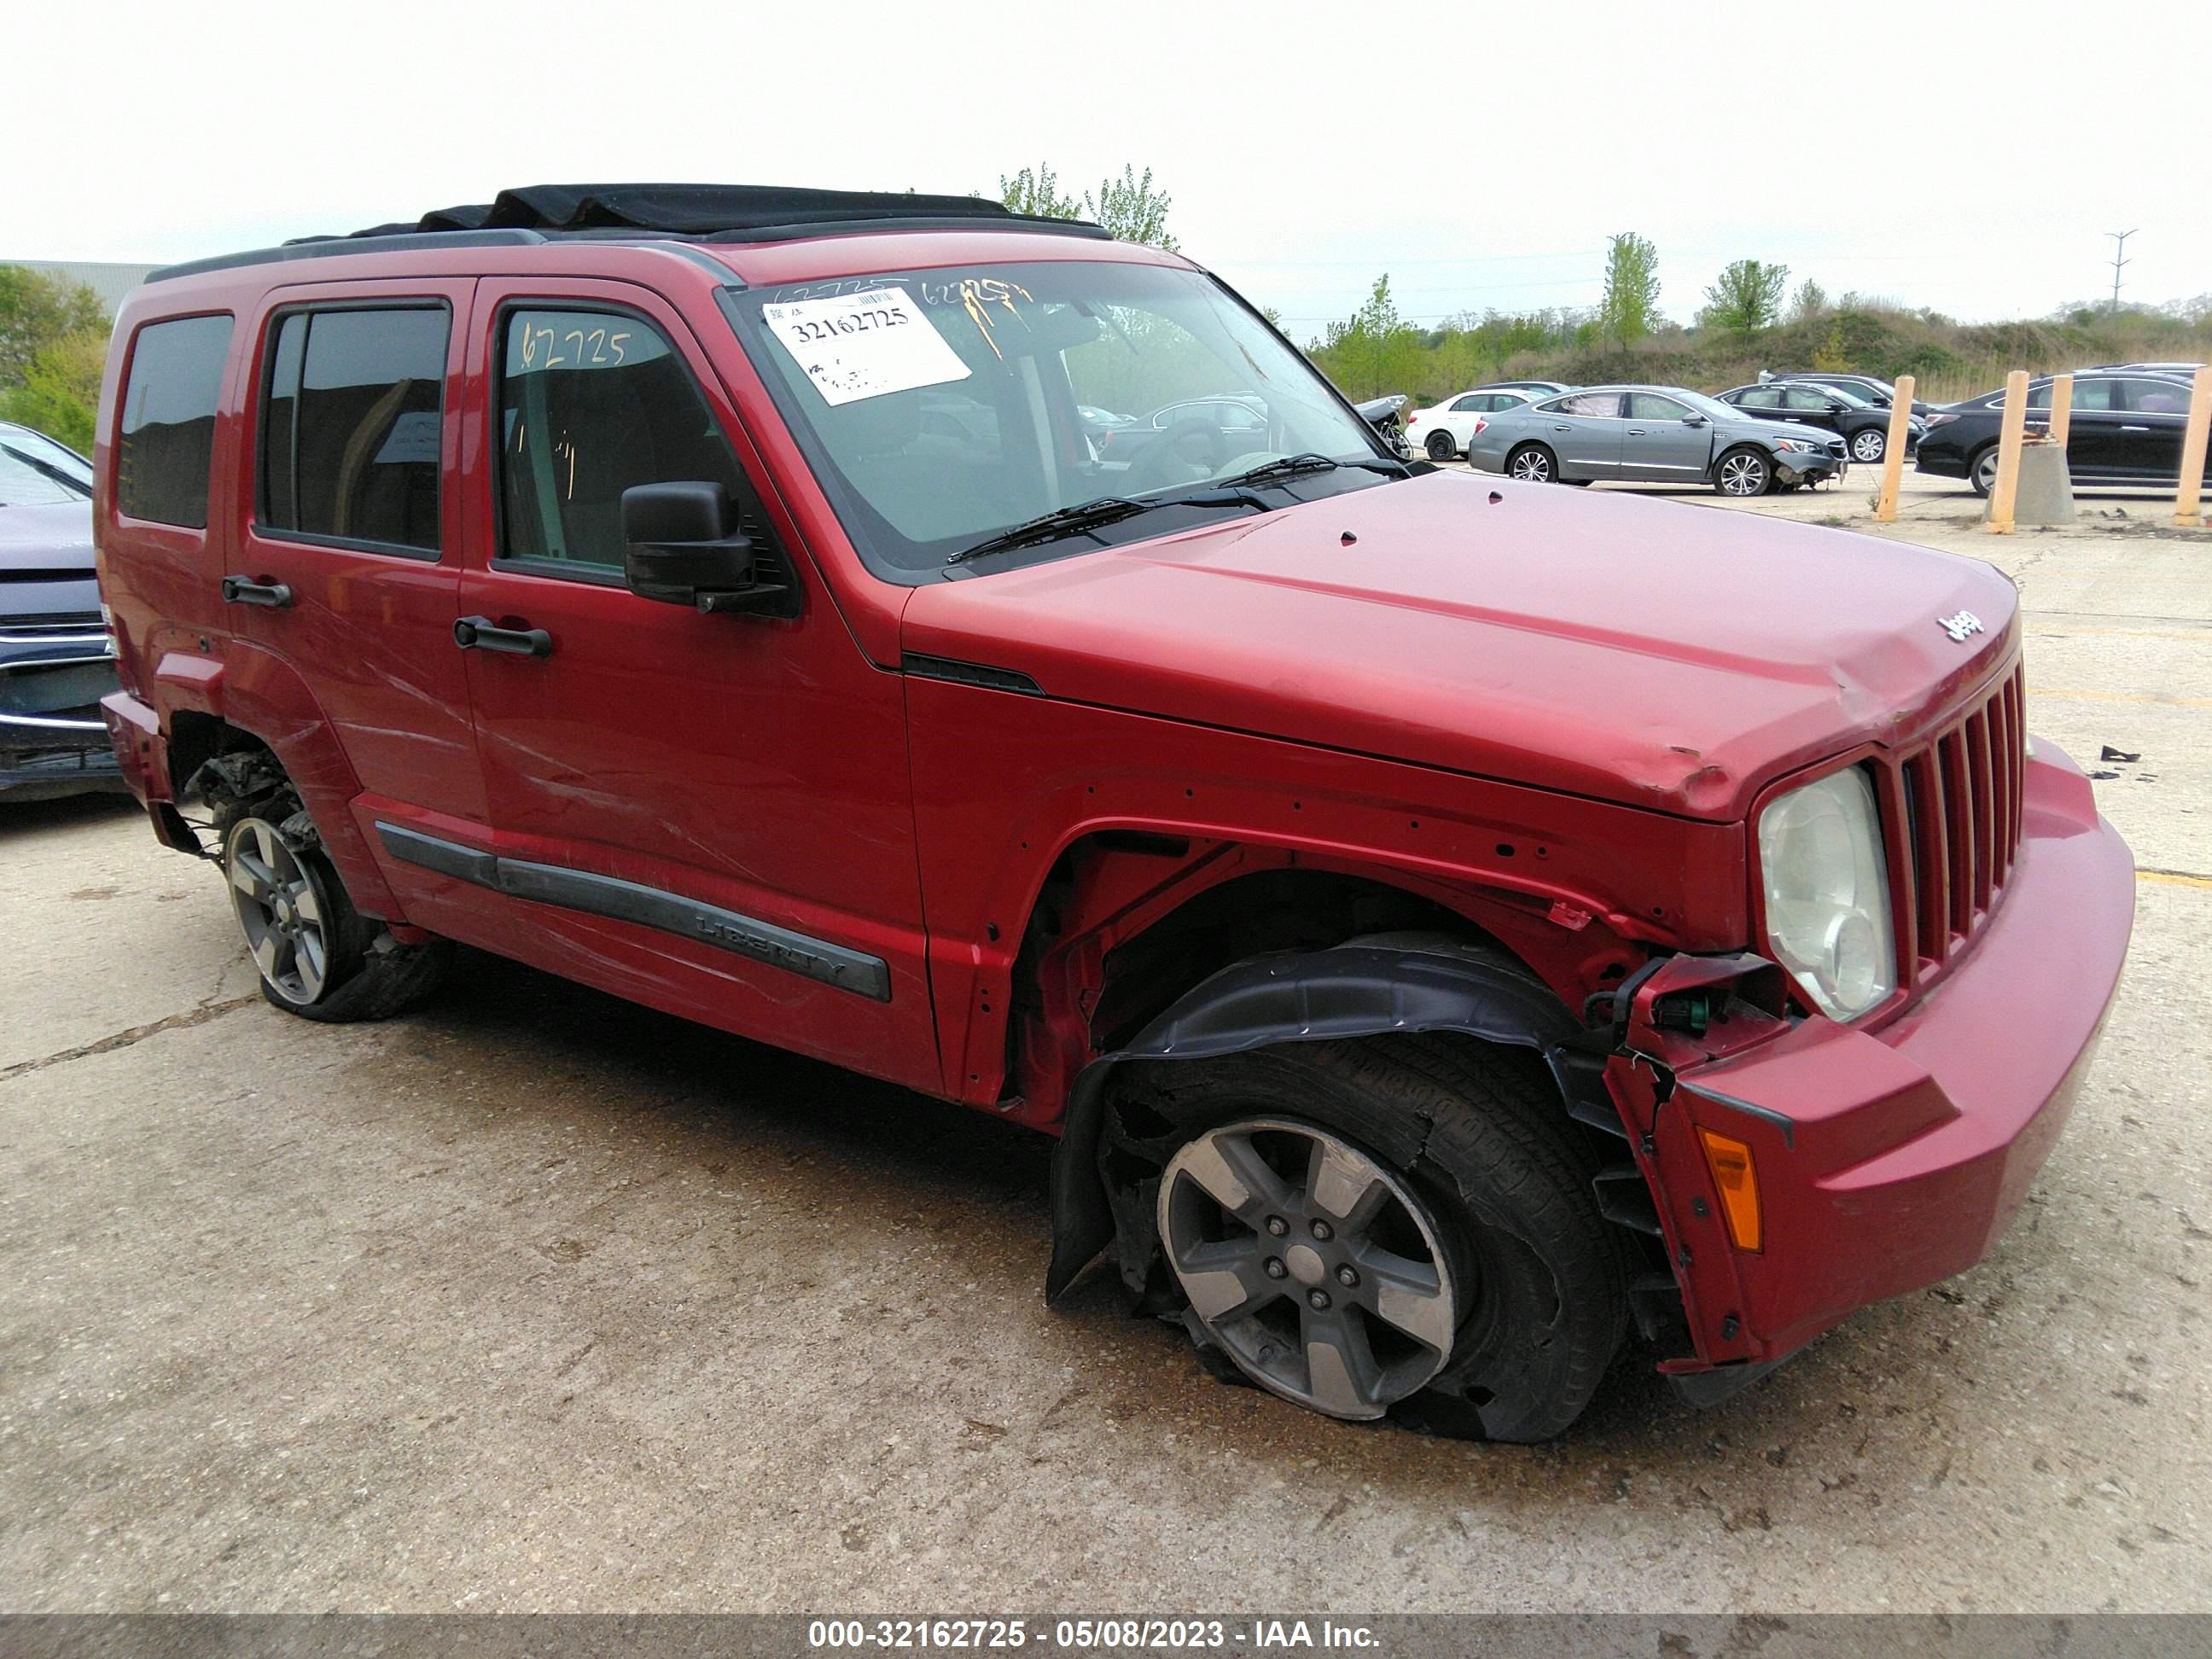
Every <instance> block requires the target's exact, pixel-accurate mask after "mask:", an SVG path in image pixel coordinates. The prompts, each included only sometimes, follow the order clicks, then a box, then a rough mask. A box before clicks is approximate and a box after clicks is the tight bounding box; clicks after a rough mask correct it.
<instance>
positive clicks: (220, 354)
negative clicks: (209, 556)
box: [115, 316, 231, 530]
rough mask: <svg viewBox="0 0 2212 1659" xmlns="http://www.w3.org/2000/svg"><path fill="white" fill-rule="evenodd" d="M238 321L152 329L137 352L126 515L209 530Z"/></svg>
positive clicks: (124, 444) (124, 477) (119, 448)
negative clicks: (213, 470) (222, 406)
mask: <svg viewBox="0 0 2212 1659" xmlns="http://www.w3.org/2000/svg"><path fill="white" fill-rule="evenodd" d="M230 330H231V319H230V318H228V316H222V317H180V318H179V319H176V320H175V321H173V322H167V323H149V324H147V325H146V326H145V327H143V328H142V329H140V330H139V331H138V338H137V343H136V344H135V345H133V346H132V348H131V378H130V380H129V382H128V383H127V384H126V385H125V387H124V389H123V422H122V425H121V427H120V428H119V429H118V431H117V433H116V437H115V507H116V510H117V511H118V512H119V513H123V514H125V516H126V517H129V518H133V519H151V520H154V521H155V523H157V524H173V525H182V526H185V527H187V528H189V529H192V530H204V529H205V528H207V504H208V466H209V464H210V462H211V461H212V460H213V459H214V458H215V410H216V403H217V401H218V400H219V399H220V398H221V397H222V370H223V364H224V362H226V361H227V360H228V357H229V355H230Z"/></svg>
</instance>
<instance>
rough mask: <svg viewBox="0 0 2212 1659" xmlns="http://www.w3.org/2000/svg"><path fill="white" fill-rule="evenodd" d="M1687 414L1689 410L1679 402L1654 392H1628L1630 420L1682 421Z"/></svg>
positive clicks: (1687, 416) (1686, 417)
mask: <svg viewBox="0 0 2212 1659" xmlns="http://www.w3.org/2000/svg"><path fill="white" fill-rule="evenodd" d="M1689 416H1690V411H1689V410H1686V409H1685V408H1683V407H1682V405H1681V404H1678V403H1676V402H1675V401H1674V399H1673V398H1662V397H1661V396H1660V395H1659V394H1658V393H1657V392H1630V393H1629V394H1628V418H1629V419H1630V420H1632V421H1684V420H1687V419H1688V418H1689Z"/></svg>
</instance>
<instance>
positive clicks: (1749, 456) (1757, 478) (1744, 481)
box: [1713, 445, 1774, 499]
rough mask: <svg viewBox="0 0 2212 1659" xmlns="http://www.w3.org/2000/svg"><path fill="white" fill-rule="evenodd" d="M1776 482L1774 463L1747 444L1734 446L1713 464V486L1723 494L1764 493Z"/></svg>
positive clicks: (1748, 494) (1744, 495)
mask: <svg viewBox="0 0 2212 1659" xmlns="http://www.w3.org/2000/svg"><path fill="white" fill-rule="evenodd" d="M1773 484H1774V464H1773V463H1772V462H1771V461H1770V460H1768V459H1766V457H1765V454H1764V453H1761V452H1760V451H1759V450H1756V449H1753V448H1752V447H1750V446H1749V445H1745V446H1744V447H1741V448H1740V449H1731V450H1730V451H1729V453H1727V454H1725V455H1723V456H1722V457H1721V458H1720V460H1719V461H1718V462H1717V464H1716V465H1714V467H1713V488H1714V489H1717V490H1718V491H1720V493H1721V494H1722V495H1733V496H1736V497H1738V498H1740V499H1741V498H1747V497H1749V496H1753V495H1765V493H1766V492H1767V491H1768V490H1769V489H1771V488H1772V487H1773Z"/></svg>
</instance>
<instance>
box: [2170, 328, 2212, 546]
mask: <svg viewBox="0 0 2212 1659" xmlns="http://www.w3.org/2000/svg"><path fill="white" fill-rule="evenodd" d="M2208 432H2212V363H2208V364H2206V365H2205V366H2204V367H2203V368H2200V369H2198V370H2197V380H2196V384H2195V385H2194V386H2191V388H2190V392H2189V424H2188V425H2187V426H2186V427H2185V428H2183V430H2182V435H2181V488H2180V489H2179V490H2177V491H2175V492H2174V497H2173V522H2174V523H2175V524H2176V525H2177V526H2179V527H2180V528H2182V529H2184V530H2194V529H2195V528H2197V526H2199V525H2202V524H2203V522H2204V515H2203V513H2200V512H2199V511H2198V510H2197V498H2198V497H2199V496H2200V495H2202V494H2203V489H2204V440H2205V435H2206V434H2207V433H2208Z"/></svg>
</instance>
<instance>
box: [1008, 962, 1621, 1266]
mask: <svg viewBox="0 0 2212 1659" xmlns="http://www.w3.org/2000/svg"><path fill="white" fill-rule="evenodd" d="M1420 1031H1453V1032H1458V1033H1461V1034H1462V1035H1465V1036H1472V1037H1476V1038H1480V1039H1481V1040H1482V1041H1485V1042H1496V1043H1502V1044H1508V1045H1512V1046H1517V1047H1521V1048H1532V1049H1534V1050H1535V1051H1536V1053H1538V1054H1541V1056H1542V1057H1543V1059H1544V1061H1545V1063H1546V1064H1547V1066H1549V1068H1550V1070H1551V1073H1552V1077H1553V1080H1554V1081H1555V1082H1556V1083H1557V1084H1558V1085H1559V1091H1560V1094H1561V1096H1562V1097H1563V1098H1564V1099H1565V1103H1566V1106H1567V1109H1568V1111H1569V1113H1570V1115H1574V1116H1577V1117H1583V1116H1584V1115H1585V1114H1589V1113H1595V1114H1600V1115H1601V1118H1600V1120H1599V1121H1606V1120H1612V1119H1613V1118H1614V1115H1615V1114H1614V1109H1613V1099H1612V1097H1611V1095H1610V1094H1608V1093H1607V1090H1606V1086H1605V1080H1604V1065H1605V1060H1604V1053H1603V1049H1602V1048H1593V1047H1592V1046H1591V1045H1590V1044H1589V1042H1588V1040H1587V1037H1586V1036H1585V1030H1584V1028H1583V1025H1582V1024H1580V1023H1579V1022H1578V1021H1577V1019H1576V1018H1575V1017H1574V1016H1573V1015H1572V1014H1571V1013H1570V1012H1568V1010H1567V1009H1566V1008H1565V1006H1563V1005H1562V1004H1561V1003H1560V1002H1559V999H1558V998H1557V997H1555V996H1554V995H1553V994H1552V992H1551V990H1550V989H1549V987H1547V986H1545V985H1544V984H1543V983H1542V982H1541V981H1539V980H1537V979H1535V978H1534V977H1533V976H1531V975H1529V974H1528V972H1527V971H1526V970H1525V969H1519V968H1517V967H1514V966H1508V965H1506V963H1504V962H1501V961H1498V960H1497V959H1495V957H1493V955H1492V953H1491V952H1488V951H1483V950H1481V949H1480V947H1468V948H1465V949H1455V948H1454V947H1453V946H1452V945H1449V943H1448V942H1445V941H1441V940H1440V941H1437V943H1435V944H1426V943H1425V944H1422V945H1414V946H1401V945H1383V944H1375V945H1364V944H1359V943H1357V942H1355V943H1353V944H1350V945H1336V946H1333V947H1331V948H1329V949H1327V950H1321V951H1288V952H1282V953H1279V954H1275V955H1269V956H1260V957H1249V958H1248V959H1246V960H1244V961H1242V962H1237V963H1231V965H1229V966H1228V967H1226V968H1224V969H1221V970H1220V971H1218V973H1215V974H1213V975H1212V976H1210V977H1209V978H1207V979H1206V980H1204V981H1201V982H1200V983H1199V984H1198V985H1197V986H1195V987H1193V988H1192V989H1191V990H1190V991H1188V992H1187V993H1186V994H1184V995H1183V996H1182V998H1180V999H1179V1000H1176V1002H1175V1004H1174V1005H1173V1006H1170V1007H1169V1008H1168V1009H1167V1010H1166V1012H1164V1013H1162V1014H1160V1015H1159V1016H1158V1018H1155V1019H1153V1020H1152V1022H1151V1023H1150V1024H1147V1025H1146V1026H1145V1027H1144V1028H1143V1030H1140V1031H1139V1032H1138V1033H1137V1034H1136V1036H1134V1037H1133V1038H1132V1039H1131V1040H1130V1041H1129V1042H1127V1043H1126V1044H1124V1045H1123V1046H1122V1047H1121V1048H1117V1049H1115V1051H1114V1052H1113V1053H1111V1054H1102V1055H1100V1056H1099V1057H1098V1058H1097V1060H1093V1061H1091V1064H1090V1065H1088V1066H1085V1067H1084V1068H1083V1070H1082V1071H1081V1072H1080V1073H1078V1075H1077V1077H1076V1079H1075V1083H1074V1085H1073V1088H1072V1090H1071V1091H1069V1095H1068V1103H1067V1113H1066V1118H1065V1120H1064V1122H1063V1127H1062V1131H1061V1134H1060V1144H1059V1145H1058V1146H1055V1147H1054V1149H1053V1158H1052V1173H1051V1210H1052V1263H1051V1266H1050V1267H1048V1269H1047V1272H1046V1275H1045V1296H1046V1298H1047V1299H1048V1300H1050V1299H1052V1298H1054V1297H1058V1296H1059V1295H1060V1293H1061V1292H1062V1291H1065V1290H1066V1288H1067V1287H1068V1285H1071V1284H1073V1282H1074V1280H1075V1278H1076V1276H1077V1275H1078V1274H1079V1273H1081V1272H1082V1271H1083V1269H1084V1268H1085V1267H1088V1266H1090V1264H1091V1261H1093V1260H1094V1259H1095V1258H1096V1257H1097V1255H1098V1254H1099V1252H1100V1251H1102V1250H1103V1249H1105V1248H1106V1247H1107V1245H1108V1244H1109V1243H1111V1242H1112V1240H1113V1237H1114V1218H1113V1213H1112V1208H1111V1206H1110V1204H1109V1200H1108V1197H1107V1193H1106V1184H1105V1180H1104V1177H1103V1176H1102V1174H1101V1173H1100V1171H1099V1169H1098V1165H1097V1147H1098V1139H1099V1129H1100V1125H1101V1121H1102V1118H1103V1111H1104V1107H1105V1099H1106V1085H1107V1082H1108V1080H1109V1078H1110V1077H1111V1076H1112V1074H1113V1073H1114V1071H1115V1068H1116V1067H1117V1066H1121V1064H1123V1063H1124V1062H1126V1061H1128V1060H1168V1059H1176V1060H1202V1059H1207V1058H1211V1057H1212V1056H1213V1055H1217V1054H1239V1053H1243V1052H1244V1051H1245V1050H1248V1049H1252V1048H1267V1047H1270V1046H1272V1045H1273V1044H1276V1043H1280V1042H1327V1041H1331V1040H1334V1041H1342V1040H1344V1039H1346V1038H1352V1037H1365V1036H1387V1035H1390V1034H1393V1033H1407V1034H1410V1033H1413V1032H1420Z"/></svg>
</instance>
